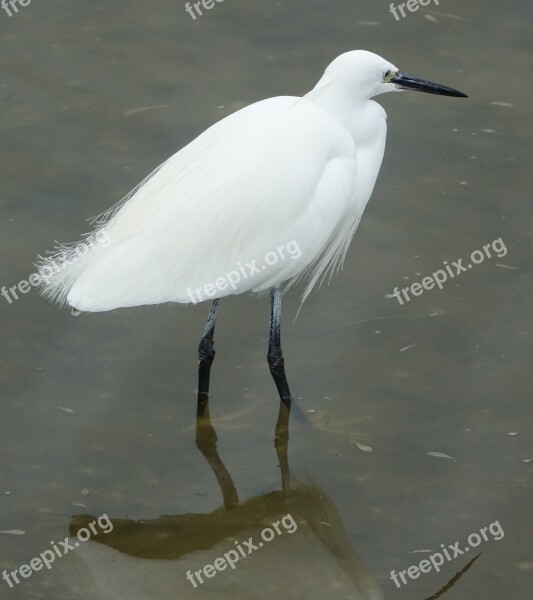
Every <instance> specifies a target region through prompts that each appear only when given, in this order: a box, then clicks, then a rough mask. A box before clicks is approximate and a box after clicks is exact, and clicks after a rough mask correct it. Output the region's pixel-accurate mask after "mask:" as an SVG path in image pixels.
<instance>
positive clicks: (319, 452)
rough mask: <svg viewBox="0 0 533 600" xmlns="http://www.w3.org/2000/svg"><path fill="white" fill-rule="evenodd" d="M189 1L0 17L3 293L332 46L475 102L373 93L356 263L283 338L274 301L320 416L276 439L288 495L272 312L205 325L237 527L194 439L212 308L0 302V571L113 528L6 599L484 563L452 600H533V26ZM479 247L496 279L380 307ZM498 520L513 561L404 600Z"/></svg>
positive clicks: (288, 304)
mask: <svg viewBox="0 0 533 600" xmlns="http://www.w3.org/2000/svg"><path fill="white" fill-rule="evenodd" d="M184 4H185V3H184V2H182V1H181V0H155V1H152V2H150V3H147V2H141V1H140V0H128V1H127V2H126V1H123V0H113V1H112V0H93V1H92V2H84V1H82V0H69V1H68V2H67V1H66V0H65V1H59V0H56V1H54V0H48V1H47V2H38V1H37V0H34V1H33V2H31V4H30V5H29V6H27V7H25V8H20V11H19V13H18V14H13V16H12V17H8V16H7V14H6V13H5V12H4V11H1V10H0V30H1V38H0V39H1V41H0V44H1V45H0V48H1V51H0V64H1V78H0V107H1V110H0V154H1V158H2V160H1V166H0V169H1V181H2V193H1V195H0V203H1V207H2V212H1V215H2V218H1V220H0V252H1V264H2V267H1V280H0V284H1V285H4V286H6V287H11V286H13V285H16V284H17V283H18V282H19V281H21V280H22V279H27V277H28V276H29V275H30V274H31V273H32V271H33V266H32V263H33V260H34V257H35V255H36V254H37V253H39V252H43V251H44V250H46V249H47V248H50V247H51V246H52V245H53V241H54V240H55V239H58V240H61V241H69V240H76V239H77V238H78V236H79V234H80V233H82V232H83V231H84V230H86V229H87V224H86V223H85V222H84V220H85V219H88V218H90V217H92V216H94V215H96V214H98V213H101V212H102V211H104V210H105V209H106V208H107V207H109V206H110V205H111V204H113V203H114V202H115V201H116V200H117V199H119V198H120V197H121V196H122V195H123V194H124V193H126V192H127V191H128V190H129V189H130V188H132V187H133V186H134V185H135V184H136V183H137V182H138V181H139V180H140V179H142V178H143V177H144V176H145V175H146V174H147V173H148V172H149V171H151V170H152V169H153V168H154V167H155V166H156V165H157V164H159V163H161V162H162V161H163V160H164V159H165V158H167V157H168V156H169V155H170V154H171V153H173V152H174V151H175V150H176V149H178V148H179V147H181V146H182V145H184V144H186V143H187V142H188V141H189V140H191V139H192V138H193V137H194V136H195V135H196V134H198V133H199V132H201V131H202V130H203V129H204V128H206V127H207V126H208V125H210V124H211V123H213V122H214V121H216V120H218V119H219V118H221V117H223V116H224V115H226V114H229V113H231V112H232V111H234V110H236V109H238V108H240V107H242V106H244V105H246V104H248V103H250V102H252V101H255V100H258V99H260V98H263V97H268V96H275V95H280V94H302V93H305V92H306V91H307V90H309V89H310V88H311V87H312V86H313V85H314V83H315V82H316V80H317V79H318V78H319V76H320V74H321V72H322V70H323V68H324V67H325V66H326V64H327V63H328V62H329V61H330V60H331V59H332V58H333V57H334V56H336V55H337V54H339V53H341V52H343V51H345V50H349V49H355V48H366V49H369V50H373V51H376V52H378V53H379V54H381V55H383V56H385V57H386V58H388V59H390V60H392V61H393V62H395V63H396V64H397V65H398V66H399V67H400V68H401V69H404V70H406V71H408V72H412V73H413V74H416V75H419V76H423V77H427V78H428V79H433V80H436V81H439V82H442V83H445V84H449V85H452V86H454V87H458V88H459V89H462V90H464V91H466V92H467V93H469V94H470V96H471V97H470V99H469V100H467V101H462V100H461V101H459V100H453V99H446V98H437V97H431V96H426V95H419V96H418V95H407V94H403V95H389V96H387V97H382V98H381V99H380V102H381V103H382V104H383V105H384V106H385V108H386V109H387V111H388V114H389V139H388V146H387V152H386V156H385V161H384V164H383V168H382V172H381V176H380V179H379V182H378V185H377V186H376V190H375V192H374V196H373V199H372V201H371V203H370V204H369V206H368V208H367V211H366V213H365V216H364V218H363V221H362V224H361V226H360V228H359V231H358V233H357V235H356V238H355V241H354V243H353V245H352V248H351V250H350V253H349V256H348V259H347V261H346V266H345V270H344V271H343V272H342V273H341V274H340V275H339V276H337V277H335V278H334V280H333V281H332V284H331V285H330V287H323V288H322V289H321V290H320V292H318V293H314V294H313V295H312V296H311V297H310V299H309V300H308V302H306V304H305V305H304V307H303V309H302V310H301V312H300V315H299V317H298V319H297V320H296V322H295V323H294V324H293V323H292V322H293V320H294V317H295V315H296V312H297V310H298V307H299V293H297V291H294V290H293V292H291V293H290V294H288V295H287V296H286V298H285V304H284V334H283V340H284V351H285V356H286V362H287V370H288V375H289V380H290V382H291V386H292V389H293V391H294V393H295V394H296V395H297V396H298V397H300V398H301V399H300V400H299V401H298V404H299V406H300V407H301V409H302V410H303V411H304V413H305V414H306V415H307V418H308V422H307V423H306V422H305V420H302V419H298V418H293V420H292V423H291V432H290V444H289V458H290V466H291V470H292V472H293V477H294V478H295V479H296V480H299V481H300V483H295V484H294V492H293V495H292V496H290V497H289V498H288V499H284V498H283V497H282V496H280V492H279V490H280V487H281V482H280V472H279V467H278V461H277V457H276V452H275V449H274V425H275V422H276V418H277V410H278V408H277V406H278V402H277V399H276V393H275V388H274V386H273V383H272V381H271V379H270V376H269V373H268V368H267V366H266V361H265V358H264V356H265V343H266V334H267V321H268V305H267V301H266V299H263V300H261V301H257V300H255V299H253V298H251V297H235V298H231V299H229V300H226V301H224V302H223V303H222V307H221V315H220V318H219V323H218V328H217V336H216V347H217V351H218V354H217V359H216V361H215V364H214V367H213V372H212V395H211V417H212V422H213V425H214V427H215V429H216V432H217V435H218V453H219V457H220V460H221V463H223V464H224V465H225V468H226V469H227V472H228V473H229V475H231V478H232V481H233V484H234V488H235V490H236V491H237V492H238V495H239V499H240V505H239V507H238V508H234V509H233V510H230V511H225V510H224V509H223V508H222V506H223V502H222V495H221V492H220V489H219V486H218V484H217V480H216V478H215V476H214V475H213V472H212V470H211V468H210V466H209V465H208V463H207V462H206V460H205V459H204V457H203V456H202V454H201V453H200V451H199V450H198V449H197V447H196V445H195V423H194V419H195V387H196V379H195V378H196V347H197V343H198V338H199V335H200V333H201V331H202V328H203V322H204V319H205V316H206V312H207V307H206V306H205V305H199V306H193V307H188V308H186V309H185V308H183V307H179V306H173V307H169V306H164V307H157V308H155V307H151V308H138V309H131V310H121V311H117V312H113V313H105V314H96V315H84V316H82V317H80V318H77V319H74V318H73V317H71V316H70V314H69V313H68V312H67V311H59V310H57V309H56V308H55V307H53V306H50V305H49V304H47V303H46V302H44V301H43V300H42V299H40V298H39V297H38V296H37V294H36V293H34V292H33V291H32V292H30V293H28V294H27V295H24V296H21V298H20V299H19V300H17V301H12V303H11V304H9V303H8V301H7V300H6V299H5V298H4V297H0V311H1V318H2V344H1V347H0V348H1V349H0V369H1V370H0V382H1V388H2V419H1V436H0V440H1V471H0V531H12V530H20V531H24V532H25V534H24V535H15V534H12V533H0V569H1V570H4V569H7V570H8V571H12V570H13V569H16V568H18V567H19V566H20V565H22V564H26V563H29V561H30V560H31V559H32V558H33V557H36V556H39V555H40V554H41V553H42V552H44V551H45V550H47V549H49V548H51V547H52V546H51V545H50V541H54V542H56V543H57V542H59V541H60V540H64V539H65V537H66V536H68V535H69V524H70V526H71V530H70V533H71V534H74V533H75V532H76V531H77V529H76V527H77V526H80V524H84V523H85V524H87V522H88V521H84V520H83V517H77V519H74V520H73V521H71V516H74V515H84V514H85V515H92V516H93V517H98V516H100V515H104V514H107V515H109V517H111V518H112V519H113V520H115V523H116V525H115V530H114V532H113V534H111V533H110V534H104V533H103V532H100V533H99V535H98V536H97V538H98V539H99V541H101V542H104V543H97V541H89V542H86V543H85V544H81V545H80V547H79V548H77V549H76V550H73V551H70V552H69V553H68V554H67V555H65V556H63V557H61V558H57V559H56V560H55V561H54V564H53V565H52V568H51V570H47V569H44V570H41V571H39V572H35V573H33V574H32V575H31V576H30V577H28V578H27V579H24V578H21V582H20V584H19V585H17V586H15V587H13V589H10V588H9V586H8V584H7V583H6V582H5V581H0V589H1V592H0V597H1V598H4V597H5V598H21V599H26V598H43V599H47V600H48V599H50V600H52V599H54V600H56V599H59V598H68V599H77V598H88V599H93V598H94V599H96V598H98V599H100V598H102V599H103V598H106V599H107V598H109V599H111V600H118V599H122V598H138V599H139V600H140V599H141V598H142V599H145V598H150V599H151V598H154V599H155V598H158V599H166V598H189V597H190V598H203V597H205V598H217V599H219V598H273V597H277V596H278V595H279V594H280V593H283V594H284V597H286V598H326V597H328V598H333V597H335V598H365V599H372V598H379V597H380V595H381V594H382V595H383V597H385V598H392V599H394V598H397V599H398V600H402V599H407V598H409V599H412V598H419V599H420V600H422V599H423V598H428V597H430V596H432V594H435V593H436V592H437V590H439V589H441V588H443V587H444V586H445V585H446V583H447V582H448V581H450V580H451V579H452V577H453V576H454V575H455V574H456V573H457V572H458V571H461V570H462V569H463V568H464V567H465V566H466V565H467V563H468V561H469V560H470V559H471V558H473V557H474V556H475V555H476V554H477V553H479V552H481V556H480V558H479V559H478V560H477V561H476V562H475V563H474V564H473V566H472V567H471V568H470V569H469V570H468V571H467V572H465V573H464V574H463V576H462V577H461V578H460V579H459V580H458V581H457V582H456V583H455V585H453V586H452V587H450V588H449V589H448V590H447V591H446V592H445V593H444V594H443V595H442V596H441V597H444V598H446V599H447V600H454V599H465V600H466V599H469V600H470V599H471V598H483V599H485V600H492V599H498V600H499V599H501V598H513V599H514V600H526V599H528V598H530V596H531V588H532V586H533V555H532V549H533V545H532V542H531V530H532V527H531V524H532V518H531V505H532V499H533V495H532V469H533V462H531V461H533V443H532V429H533V419H532V416H531V414H532V413H531V410H530V398H531V329H530V327H531V297H532V294H533V286H532V283H531V208H530V206H531V192H530V187H531V186H530V182H529V179H530V174H529V167H530V162H531V150H530V148H531V136H532V125H531V119H530V107H531V103H532V101H533V98H532V96H533V94H532V89H533V88H532V84H531V80H530V73H529V72H530V56H531V46H532V44H531V34H530V32H531V20H532V19H531V6H530V3H529V2H526V1H525V0H518V1H516V2H513V3H511V4H510V5H509V4H504V3H496V2H491V3H488V4H487V3H486V2H479V1H477V0H471V1H470V2H468V3H466V6H465V3H464V2H459V0H441V2H440V5H439V6H438V7H435V6H433V3H432V4H431V6H429V7H428V8H427V9H425V12H423V13H422V12H417V13H415V14H411V13H408V16H407V17H406V18H405V19H402V20H400V21H398V22H396V21H395V19H394V17H393V16H392V15H391V13H390V12H389V4H390V3H389V2H375V1H373V2H368V1H363V0H359V1H356V0H345V1H344V0H330V1H325V0H324V1H320V0H311V1H307V2H303V1H301V0H300V1H299V2H297V1H296V0H293V1H290V0H289V1H285V2H267V1H266V0H256V1H254V2H245V1H244V0H234V1H230V0H226V1H225V2H221V3H219V4H216V5H215V6H214V8H213V9H212V10H210V11H208V12H206V14H205V15H203V16H202V17H201V18H198V19H197V20H195V21H194V20H193V19H192V18H191V17H190V16H188V15H187V13H186V12H185V8H184ZM146 107H151V108H148V109H147V108H146ZM141 108H142V109H145V110H138V109H141ZM497 238H502V240H503V242H504V243H505V246H506V248H507V254H506V256H503V257H501V258H497V257H495V258H493V259H490V260H488V259H487V260H485V261H484V262H483V263H482V264H479V265H477V266H476V267H475V268H473V269H472V270H471V271H468V272H467V273H463V274H462V275H461V276H459V277H457V278H456V279H454V280H452V281H449V282H448V283H447V284H446V285H445V287H444V289H443V290H442V291H440V290H432V291H426V292H424V293H423V294H422V295H421V296H419V297H416V298H413V299H412V300H411V301H410V302H408V303H404V305H403V306H401V305H400V304H399V303H398V302H397V301H396V300H395V299H394V298H387V297H386V296H387V295H390V294H391V293H392V290H393V288H394V287H396V286H398V287H405V286H407V285H410V284H411V283H413V282H415V281H420V280H421V279H422V278H423V277H424V276H426V275H429V274H431V273H432V272H433V271H435V270H436V269H439V268H441V267H442V263H443V261H444V260H447V261H449V262H450V263H451V261H455V260H457V259H458V258H460V257H463V258H467V257H469V256H470V253H471V252H472V251H474V250H477V249H481V248H482V247H483V245H485V244H487V243H490V242H492V241H493V240H495V239H497ZM370 449H371V450H372V451H369V450H370ZM428 453H433V454H428ZM434 453H437V455H435V454H434ZM439 453H440V455H439ZM442 455H445V456H442ZM446 456H447V457H446ZM217 464H218V463H217ZM218 466H219V468H220V464H219V465H218ZM226 485H228V482H227V481H226ZM286 513H290V514H292V515H293V517H294V518H295V520H296V521H297V523H298V530H297V531H295V532H294V533H290V534H289V533H288V532H287V531H282V535H277V536H276V538H275V540H273V541H272V542H269V543H265V545H264V547H263V548H261V550H258V551H257V552H254V554H253V555H251V556H249V557H247V558H246V560H244V559H242V561H241V562H240V563H239V564H238V565H237V567H236V569H235V570H230V569H229V568H228V569H227V570H226V571H224V572H219V573H217V575H216V577H213V578H212V579H209V581H206V582H205V583H204V584H203V585H199V586H198V587H197V588H194V587H193V585H192V584H191V583H190V582H189V581H188V580H187V579H186V575H185V572H186V570H187V569H191V568H193V567H194V569H193V570H195V569H200V568H202V567H203V565H205V564H207V563H210V562H211V563H212V562H213V561H214V560H215V558H216V557H218V556H221V555H223V554H224V553H226V552H228V551H229V550H231V549H232V548H234V540H236V541H243V540H247V539H248V538H249V537H250V536H254V539H259V538H258V536H259V532H260V531H261V528H262V527H267V526H270V525H271V524H272V523H274V522H275V521H279V520H280V519H281V518H282V516H283V515H284V514H286ZM136 520H141V521H143V523H141V524H139V523H135V522H134V521H136ZM89 521H90V519H89ZM496 521H497V522H498V523H499V524H500V525H501V528H502V530H503V531H504V532H505V535H504V537H503V538H502V539H501V540H499V541H497V540H495V539H493V537H494V536H492V535H490V534H489V541H486V542H483V543H481V544H480V545H479V547H478V548H476V549H474V548H472V549H471V551H470V552H469V553H468V554H463V555H461V556H458V557H457V558H455V560H453V561H450V562H446V564H444V565H443V566H442V569H441V571H440V572H439V573H437V572H435V570H433V571H432V572H430V573H427V574H423V575H422V576H420V577H418V578H416V579H415V580H410V579H408V581H409V583H408V584H407V585H402V586H401V588H400V589H397V587H396V586H395V585H394V583H393V581H392V580H391V577H390V573H391V570H392V569H394V570H395V571H396V572H398V571H402V570H406V569H407V568H408V567H409V566H410V565H418V564H419V563H420V561H421V560H423V559H424V558H427V557H428V556H429V555H430V554H431V553H435V552H437V551H439V550H441V551H442V548H441V544H444V545H445V546H448V545H453V544H454V543H455V542H456V541H460V542H461V543H460V547H461V548H464V546H465V545H466V542H465V540H467V538H468V536H469V535H470V534H472V533H475V532H478V533H479V531H480V530H481V529H482V528H483V527H488V526H489V525H490V524H492V523H495V522H496ZM493 530H494V531H496V528H495V527H494V528H493ZM106 535H108V538H106ZM74 539H75V538H74ZM474 539H475V538H474ZM194 551H196V552H194ZM422 551H426V552H422ZM427 551H430V552H427ZM380 590H381V592H380Z"/></svg>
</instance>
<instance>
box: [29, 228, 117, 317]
mask: <svg viewBox="0 0 533 600" xmlns="http://www.w3.org/2000/svg"><path fill="white" fill-rule="evenodd" d="M110 242H111V239H110V237H109V235H108V234H107V232H106V230H105V229H104V228H102V229H98V230H96V231H93V232H91V233H88V234H86V235H85V236H83V238H82V241H80V242H77V243H73V244H57V245H56V247H55V248H54V250H53V251H52V252H49V253H47V255H46V256H38V260H37V262H36V264H35V266H36V267H37V269H38V273H39V276H40V279H41V281H40V284H39V291H40V293H41V295H42V296H44V297H45V298H46V299H47V300H50V301H51V302H55V303H57V304H59V305H60V306H65V304H66V303H67V296H68V293H69V291H70V289H71V288H72V286H73V285H74V282H75V281H76V279H78V277H79V276H80V275H81V273H82V272H83V271H84V270H85V268H86V267H87V264H88V261H89V259H90V257H92V256H93V255H94V253H95V252H98V250H99V249H100V248H102V247H105V246H108V245H109V244H110ZM73 308H77V307H73Z"/></svg>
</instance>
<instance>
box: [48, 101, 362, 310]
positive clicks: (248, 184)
mask: <svg viewBox="0 0 533 600" xmlns="http://www.w3.org/2000/svg"><path fill="white" fill-rule="evenodd" d="M356 162H357V161H356V150H355V145H354V142H353V140H352V138H351V136H350V135H349V134H348V132H347V131H346V130H345V129H344V128H343V127H342V126H341V125H340V124H339V123H338V122H337V121H335V120H334V119H332V118H331V117H330V116H329V115H328V114H327V113H325V112H324V111H322V110H321V109H319V108H318V107H316V106H315V105H314V104H313V103H312V102H311V101H309V100H307V99H305V98H303V99H302V98H294V97H280V98H272V99H270V100H265V101H262V102H259V103H257V104H254V105H251V106H249V107H247V108H245V109H243V110H241V111H238V112H237V113H234V114H233V115H231V116H229V117H227V118H226V119H223V120H222V121H220V122H219V123H217V124H215V125H214V126H212V127H211V128H209V129H208V130H207V131H205V132H204V133H203V134H201V135H200V136H199V137H198V138H196V139H195V140H194V141H193V142H191V143H190V144H189V145H188V146H186V147H185V148H183V149H182V150H181V151H179V152H177V153H176V154H175V155H174V156H172V157H171V158H170V159H169V160H167V161H166V162H165V163H164V164H163V165H162V166H161V167H159V168H158V169H157V170H156V171H155V172H154V174H153V175H152V176H151V177H150V178H148V179H147V180H146V181H145V182H143V184H142V185H141V186H140V187H139V188H138V189H136V190H135V192H134V193H133V194H132V195H131V196H130V197H128V199H127V201H126V202H124V203H123V204H122V206H120V207H119V209H118V210H116V211H114V212H112V213H111V214H110V215H109V216H108V219H107V220H106V221H105V222H103V223H101V224H100V226H99V230H98V231H97V232H96V233H94V232H93V234H91V235H90V237H89V239H88V240H87V241H88V242H92V244H91V246H92V247H90V249H89V251H88V252H86V254H85V255H84V256H81V257H77V256H72V255H71V254H70V253H69V252H67V254H66V255H65V256H64V259H65V260H67V261H70V264H67V265H66V266H65V265H64V264H62V267H63V268H59V269H57V272H56V273H55V274H54V275H53V276H50V277H48V282H47V283H45V289H44V293H45V294H46V295H48V296H49V297H52V298H55V299H58V300H60V301H61V300H64V299H65V298H66V299H67V301H68V303H69V304H70V305H71V306H74V307H76V308H78V309H79V310H83V311H101V310H111V309H113V308H117V307H121V306H136V305H140V304H156V303H161V302H168V301H175V302H176V301H177V302H196V301H200V300H206V299H209V298H214V297H222V296H225V295H228V294H236V293H242V292H244V291H247V290H251V289H263V288H265V287H268V286H269V285H273V284H276V283H280V282H281V281H284V280H286V279H289V278H291V277H295V276H297V275H298V274H299V273H301V272H302V271H304V270H305V268H306V267H308V266H309V265H310V264H311V263H312V262H313V261H314V260H315V259H316V258H317V256H319V254H320V252H321V251H322V250H323V249H324V247H325V246H327V244H328V242H329V241H330V238H331V236H332V234H333V233H334V231H335V230H336V228H338V226H339V223H340V222H342V220H343V218H344V216H345V215H346V214H347V212H349V205H350V200H351V192H352V190H353V188H354V182H355V180H356ZM96 234H100V239H102V240H104V239H105V241H106V243H105V244H104V243H97V242H95V241H94V240H95V235H96ZM289 244H290V246H289ZM291 249H292V250H291ZM267 258H268V260H267ZM54 260H55V261H56V262H57V257H54V256H52V257H50V258H49V259H48V262H45V263H44V264H45V265H50V264H51V262H53V261H54ZM60 262H61V261H60ZM271 263H272V264H271ZM43 266H44V265H43V264H41V267H43ZM224 281H225V282H226V283H224ZM217 282H218V283H217ZM213 287H214V289H213ZM191 290H193V291H194V290H200V294H197V295H193V296H191ZM200 296H201V297H200Z"/></svg>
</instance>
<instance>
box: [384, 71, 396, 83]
mask: <svg viewBox="0 0 533 600" xmlns="http://www.w3.org/2000/svg"><path fill="white" fill-rule="evenodd" d="M395 75H396V73H393V72H392V71H391V70H390V69H389V70H388V71H387V72H386V73H385V75H384V76H383V81H384V82H385V83H388V82H389V81H390V80H391V79H392V78H393V77H394V76H395Z"/></svg>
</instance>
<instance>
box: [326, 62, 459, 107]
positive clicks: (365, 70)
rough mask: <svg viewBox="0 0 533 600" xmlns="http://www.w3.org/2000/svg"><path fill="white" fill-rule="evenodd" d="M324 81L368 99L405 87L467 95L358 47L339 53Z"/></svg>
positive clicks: (430, 92) (444, 94) (446, 94)
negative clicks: (357, 48) (405, 69)
mask: <svg viewBox="0 0 533 600" xmlns="http://www.w3.org/2000/svg"><path fill="white" fill-rule="evenodd" d="M324 84H326V85H327V84H333V85H335V84H340V85H342V86H343V87H347V88H349V90H350V93H351V94H353V95H354V96H359V97H362V98H365V99H368V98H372V97H373V96H377V95H379V94H384V93H385V92H401V91H404V90H415V91H418V92H426V93H428V94H438V95H441V96H455V97H459V98H466V97H467V96H466V94H463V92H459V91H458V90H454V89H453V88H449V87H446V86H444V85H440V84H438V83H432V82H431V81H425V80H424V79H419V78H417V77H413V76H412V75H407V73H403V72H402V71H400V70H399V69H398V68H397V67H396V66H395V65H393V64H392V63H390V62H389V61H387V60H385V59H384V58H382V57H381V56H378V55H377V54H374V53H373V52H367V51H366V50H354V51H352V52H346V53H345V54H341V55H340V56H338V57H337V58H336V59H335V60H334V61H333V62H332V63H331V64H330V65H329V66H328V68H327V69H326V71H325V73H324V76H323V77H322V79H321V80H320V82H319V84H318V86H317V87H319V86H321V85H324Z"/></svg>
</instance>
